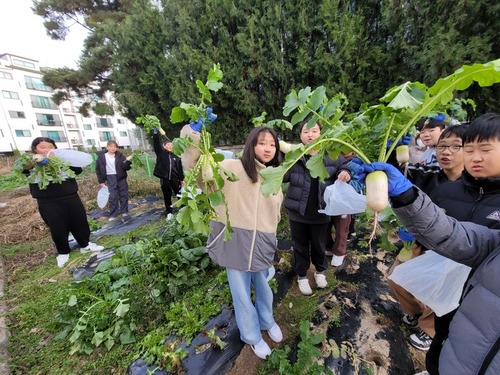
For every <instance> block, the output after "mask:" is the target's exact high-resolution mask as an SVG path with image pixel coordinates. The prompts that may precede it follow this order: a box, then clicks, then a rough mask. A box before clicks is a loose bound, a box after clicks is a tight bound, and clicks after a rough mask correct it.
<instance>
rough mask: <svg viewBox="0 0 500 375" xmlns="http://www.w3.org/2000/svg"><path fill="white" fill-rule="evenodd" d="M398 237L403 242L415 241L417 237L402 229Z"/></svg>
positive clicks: (400, 228)
mask: <svg viewBox="0 0 500 375" xmlns="http://www.w3.org/2000/svg"><path fill="white" fill-rule="evenodd" d="M398 237H399V239H400V240H401V241H404V242H413V241H415V237H413V236H412V235H411V234H410V233H409V232H408V231H407V230H405V229H403V228H402V227H399V230H398Z"/></svg>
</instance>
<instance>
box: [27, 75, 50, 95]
mask: <svg viewBox="0 0 500 375" xmlns="http://www.w3.org/2000/svg"><path fill="white" fill-rule="evenodd" d="M24 80H25V82H26V87H27V88H29V89H31V90H40V91H48V92H51V91H52V89H51V88H50V87H49V86H45V85H44V84H43V82H42V80H41V79H40V78H36V77H29V76H24Z"/></svg>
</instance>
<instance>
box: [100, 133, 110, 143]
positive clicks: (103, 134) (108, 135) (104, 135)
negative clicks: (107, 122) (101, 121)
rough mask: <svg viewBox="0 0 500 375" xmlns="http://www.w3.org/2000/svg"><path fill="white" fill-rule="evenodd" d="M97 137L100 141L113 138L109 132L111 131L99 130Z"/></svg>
mask: <svg viewBox="0 0 500 375" xmlns="http://www.w3.org/2000/svg"><path fill="white" fill-rule="evenodd" d="M99 139H100V140H101V141H111V140H112V139H113V133H111V132H99Z"/></svg>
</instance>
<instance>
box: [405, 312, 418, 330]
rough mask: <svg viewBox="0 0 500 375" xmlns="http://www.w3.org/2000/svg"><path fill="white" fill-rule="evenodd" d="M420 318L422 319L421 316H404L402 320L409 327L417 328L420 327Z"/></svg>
mask: <svg viewBox="0 0 500 375" xmlns="http://www.w3.org/2000/svg"><path fill="white" fill-rule="evenodd" d="M418 318H420V315H410V314H404V315H403V319H402V320H403V323H404V324H406V325H407V326H408V327H411V328H415V327H416V326H418Z"/></svg>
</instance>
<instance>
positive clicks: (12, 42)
mask: <svg viewBox="0 0 500 375" xmlns="http://www.w3.org/2000/svg"><path fill="white" fill-rule="evenodd" d="M32 3H33V2H32V0H0V54H2V53H10V54H13V55H18V56H22V57H27V58H30V59H33V60H38V61H39V62H40V65H41V66H44V67H50V68H62V67H65V66H66V67H68V68H76V67H77V62H78V59H79V57H80V54H81V50H82V48H83V41H84V39H85V37H86V36H87V31H86V30H85V29H84V28H83V27H82V26H80V25H77V24H75V25H73V26H72V27H71V28H70V32H69V34H68V35H67V37H66V40H65V41H59V40H52V39H51V38H50V37H49V36H47V33H46V31H45V27H44V26H43V18H42V17H40V16H37V15H35V14H34V13H33V11H32V10H31V9H30V8H31V7H32Z"/></svg>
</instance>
